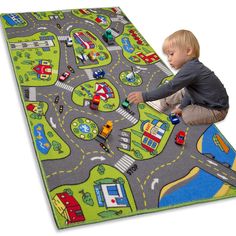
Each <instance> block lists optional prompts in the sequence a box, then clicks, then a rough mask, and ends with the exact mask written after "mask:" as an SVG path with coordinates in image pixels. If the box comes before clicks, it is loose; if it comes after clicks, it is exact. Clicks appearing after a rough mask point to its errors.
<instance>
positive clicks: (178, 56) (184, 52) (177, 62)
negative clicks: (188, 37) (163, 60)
mask: <svg viewBox="0 0 236 236" xmlns="http://www.w3.org/2000/svg"><path fill="white" fill-rule="evenodd" d="M166 55H167V58H168V62H169V63H170V65H171V67H173V68H174V69H176V70H178V69H180V68H181V67H182V66H183V65H184V64H185V63H186V62H187V61H189V60H190V59H191V57H190V55H191V49H180V48H179V47H171V46H170V47H168V48H167V50H166Z"/></svg>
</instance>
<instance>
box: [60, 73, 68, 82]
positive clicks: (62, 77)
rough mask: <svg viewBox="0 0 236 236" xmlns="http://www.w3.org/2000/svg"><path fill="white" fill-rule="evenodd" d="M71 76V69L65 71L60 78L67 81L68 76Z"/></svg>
mask: <svg viewBox="0 0 236 236" xmlns="http://www.w3.org/2000/svg"><path fill="white" fill-rule="evenodd" d="M69 76H70V72H69V71H65V72H64V73H63V74H62V75H61V76H60V77H59V80H60V81H61V82H63V81H65V80H66V79H67V78H68V77H69Z"/></svg>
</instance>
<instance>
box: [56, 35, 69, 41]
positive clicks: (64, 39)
mask: <svg viewBox="0 0 236 236" xmlns="http://www.w3.org/2000/svg"><path fill="white" fill-rule="evenodd" d="M57 38H58V40H59V41H66V39H67V38H68V35H64V36H57Z"/></svg>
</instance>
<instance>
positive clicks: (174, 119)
mask: <svg viewBox="0 0 236 236" xmlns="http://www.w3.org/2000/svg"><path fill="white" fill-rule="evenodd" d="M169 119H170V121H171V123H172V124H173V125H177V124H178V123H179V122H180V120H179V116H178V115H176V114H175V113H170V114H169Z"/></svg>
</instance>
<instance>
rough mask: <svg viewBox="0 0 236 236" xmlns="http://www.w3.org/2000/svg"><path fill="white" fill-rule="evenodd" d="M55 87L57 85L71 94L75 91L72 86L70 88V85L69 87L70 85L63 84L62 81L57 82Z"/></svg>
mask: <svg viewBox="0 0 236 236" xmlns="http://www.w3.org/2000/svg"><path fill="white" fill-rule="evenodd" d="M55 85H56V86H57V87H60V88H63V89H65V90H68V91H70V92H72V91H73V90H74V88H73V87H72V86H70V85H68V84H64V83H62V82H60V81H57V82H56V83H55Z"/></svg>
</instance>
